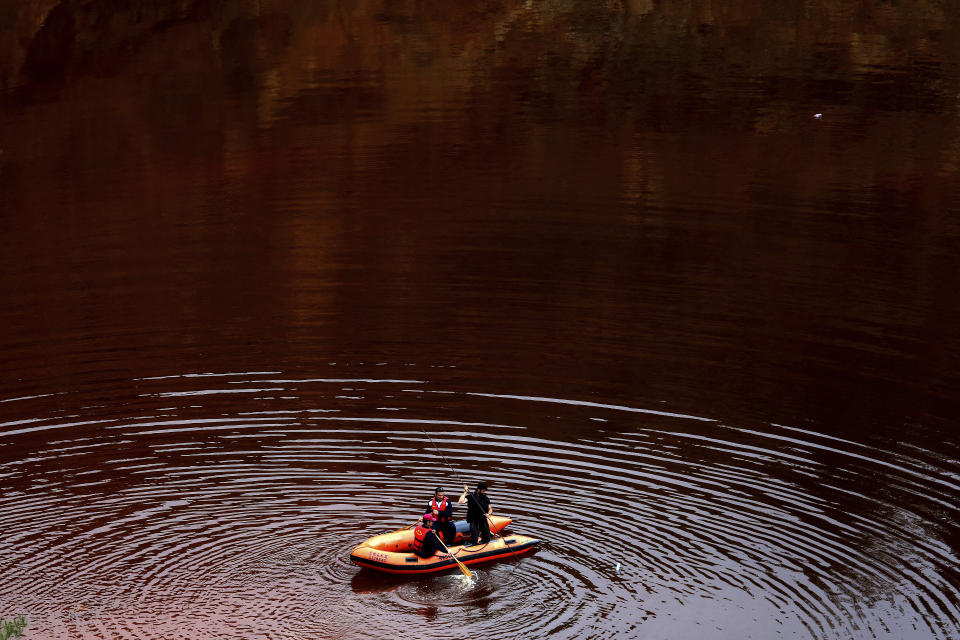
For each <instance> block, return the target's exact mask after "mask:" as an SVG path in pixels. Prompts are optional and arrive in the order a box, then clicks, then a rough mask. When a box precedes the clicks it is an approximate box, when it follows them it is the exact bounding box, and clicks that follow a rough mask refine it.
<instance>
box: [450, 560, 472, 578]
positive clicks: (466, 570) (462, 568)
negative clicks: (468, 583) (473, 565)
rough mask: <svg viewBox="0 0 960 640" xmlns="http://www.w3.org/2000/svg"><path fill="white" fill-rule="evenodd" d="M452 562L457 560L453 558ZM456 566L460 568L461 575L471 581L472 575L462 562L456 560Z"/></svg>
mask: <svg viewBox="0 0 960 640" xmlns="http://www.w3.org/2000/svg"><path fill="white" fill-rule="evenodd" d="M454 560H457V559H456V558H454ZM457 566H459V567H460V571H461V573H463V575H465V576H467V577H468V578H470V579H471V580H473V574H472V573H470V569H467V565H465V564H463V563H462V562H460V561H459V560H457Z"/></svg>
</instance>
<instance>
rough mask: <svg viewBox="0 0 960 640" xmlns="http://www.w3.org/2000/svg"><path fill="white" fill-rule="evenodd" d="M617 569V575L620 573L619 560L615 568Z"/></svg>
mask: <svg viewBox="0 0 960 640" xmlns="http://www.w3.org/2000/svg"><path fill="white" fill-rule="evenodd" d="M615 571H616V572H617V575H620V563H619V562H618V563H617V568H616V569H615Z"/></svg>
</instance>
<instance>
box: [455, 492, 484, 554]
mask: <svg viewBox="0 0 960 640" xmlns="http://www.w3.org/2000/svg"><path fill="white" fill-rule="evenodd" d="M468 491H469V489H468V488H467V487H464V488H463V495H461V496H460V499H459V500H457V504H466V505H467V523H468V524H469V525H470V544H477V540H478V539H479V540H480V541H482V542H483V544H487V543H488V542H490V523H489V521H488V520H487V518H488V517H489V516H492V515H493V507H491V506H490V498H488V497H487V483H486V482H483V481H481V482H478V483H477V489H476V491H474V492H473V493H471V494H469V495H468V494H467V492H468Z"/></svg>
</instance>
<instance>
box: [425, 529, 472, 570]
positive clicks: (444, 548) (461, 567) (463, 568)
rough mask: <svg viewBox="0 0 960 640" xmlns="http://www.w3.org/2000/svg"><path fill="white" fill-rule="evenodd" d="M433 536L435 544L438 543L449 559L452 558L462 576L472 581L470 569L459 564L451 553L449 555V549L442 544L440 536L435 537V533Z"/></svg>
mask: <svg viewBox="0 0 960 640" xmlns="http://www.w3.org/2000/svg"><path fill="white" fill-rule="evenodd" d="M433 535H434V536H436V538H437V542H439V543H440V546H441V547H443V550H444V551H446V552H447V553H448V554H449V555H450V557H451V558H453V561H454V562H456V563H457V566H459V567H460V571H461V572H462V573H463V575H465V576H467V577H468V578H471V579H472V578H473V574H472V573H470V569H467V565H465V564H463V563H462V562H460V560H459V559H458V558H457V556H455V555H453V554H452V553H450V549H447V545H445V544H443V540H441V539H440V536H438V535H437V532H436V531H434V532H433Z"/></svg>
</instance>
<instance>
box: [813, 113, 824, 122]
mask: <svg viewBox="0 0 960 640" xmlns="http://www.w3.org/2000/svg"><path fill="white" fill-rule="evenodd" d="M822 117H823V114H822V113H815V114H813V119H814V120H819V119H821V118H822Z"/></svg>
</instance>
